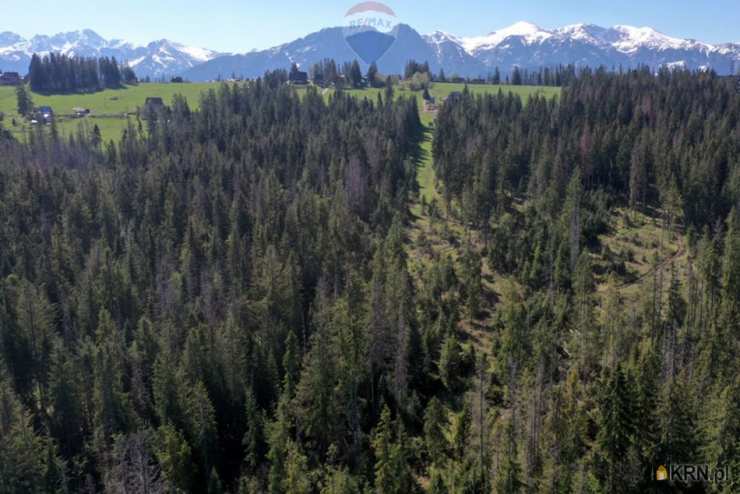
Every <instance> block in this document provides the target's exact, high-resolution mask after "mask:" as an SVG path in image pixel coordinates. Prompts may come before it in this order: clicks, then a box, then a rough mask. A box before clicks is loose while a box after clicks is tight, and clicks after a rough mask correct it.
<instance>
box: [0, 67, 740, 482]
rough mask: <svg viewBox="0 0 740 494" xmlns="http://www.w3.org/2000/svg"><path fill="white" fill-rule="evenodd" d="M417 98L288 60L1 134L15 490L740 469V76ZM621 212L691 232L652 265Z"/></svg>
mask: <svg viewBox="0 0 740 494" xmlns="http://www.w3.org/2000/svg"><path fill="white" fill-rule="evenodd" d="M419 110H420V109H419V108H418V106H417V100H416V99H415V98H405V97H402V96H400V97H399V95H397V94H396V95H394V88H393V87H392V86H390V85H389V86H387V87H386V88H384V90H383V91H381V93H380V96H378V97H377V98H372V99H370V98H366V99H361V98H357V97H354V96H351V95H348V94H347V93H344V92H342V91H337V92H336V93H335V94H333V95H332V96H330V97H328V98H325V97H324V96H323V95H322V94H321V93H320V92H319V91H318V90H316V89H314V88H312V87H309V88H308V89H306V90H305V92H303V93H301V94H299V93H298V91H297V90H295V89H294V88H292V87H290V86H289V85H287V84H285V83H283V82H282V81H281V78H280V77H272V76H270V75H268V76H267V77H266V78H264V79H260V80H257V81H253V82H248V83H243V84H223V85H221V86H220V87H219V89H218V90H211V91H209V92H206V93H204V94H203V95H202V97H201V101H200V105H199V109H198V110H194V109H191V107H190V106H189V104H188V102H187V101H185V99H184V98H182V97H175V99H174V101H173V102H172V105H171V106H170V107H168V108H163V109H159V110H157V115H155V116H150V117H149V118H147V119H146V121H138V120H137V121H133V120H132V121H131V123H130V124H129V126H128V128H127V129H126V130H125V131H124V133H123V135H122V136H121V138H120V139H119V140H117V141H115V142H114V141H110V142H102V141H101V139H100V134H99V133H97V132H93V131H89V132H88V131H87V130H85V128H84V127H81V128H80V131H79V132H77V133H76V134H74V135H70V136H66V137H62V136H60V135H59V133H58V132H56V130H55V128H54V127H53V126H52V128H51V130H50V131H49V130H48V129H45V128H41V127H39V128H37V129H36V130H34V131H33V132H31V133H29V134H28V135H27V139H25V141H24V142H21V141H19V140H15V139H13V138H12V137H11V136H10V135H9V134H6V133H4V132H2V131H1V130H0V218H1V219H2V221H0V493H3V494H4V493H21V492H23V493H67V492H69V493H77V492H82V493H97V492H106V493H144V492H146V493H181V492H182V493H184V492H195V493H201V492H202V493H209V494H215V493H227V492H228V493H270V494H280V493H321V494H340V493H347V494H349V493H370V492H372V493H378V494H385V493H389V494H391V493H397V494H407V493H409V494H410V493H415V492H419V493H421V492H430V493H435V494H438V493H507V494H508V493H535V492H547V493H633V492H634V493H642V492H673V491H680V492H717V493H720V492H721V493H732V492H738V489H740V358H739V356H740V94H738V93H737V92H736V91H735V87H734V81H731V80H728V79H723V78H720V77H718V76H716V75H714V74H712V73H689V72H681V71H674V72H661V73H659V74H657V75H656V74H651V73H650V72H648V71H632V72H625V73H609V72H606V71H583V72H580V73H579V74H578V75H577V76H576V77H573V78H569V82H568V85H567V86H565V87H564V88H563V91H562V94H561V96H560V97H559V98H558V99H543V98H541V97H537V96H535V97H532V98H531V99H530V100H528V101H522V100H521V99H520V98H519V97H518V96H516V95H510V94H506V93H503V92H501V93H499V94H498V95H496V94H494V95H489V96H473V95H471V94H470V93H469V92H468V91H464V92H462V93H461V94H459V95H454V96H451V97H450V98H448V99H447V101H446V102H445V103H444V104H443V105H442V106H441V108H440V110H439V114H438V116H437V119H436V122H435V124H434V125H433V129H427V128H425V126H424V125H422V122H421V119H420V113H419ZM430 137H433V145H432V155H433V158H434V170H435V172H436V177H437V180H438V182H439V183H438V189H439V191H440V200H439V201H434V202H432V203H427V201H419V200H418V185H417V166H418V164H419V162H420V160H421V159H422V157H423V155H424V152H425V151H424V149H423V146H422V145H423V143H424V140H425V139H428V138H430ZM419 203H420V204H419ZM415 204H419V209H417V208H416V207H412V205H415ZM617 215H620V218H623V221H624V224H625V225H628V226H629V225H634V224H636V223H637V222H638V221H642V220H641V218H650V220H649V221H650V224H651V225H655V230H656V231H659V232H660V235H661V237H660V238H661V239H665V242H672V243H673V244H675V245H676V246H677V247H676V254H675V255H674V256H664V257H660V256H658V255H656V256H654V257H651V258H649V259H645V260H644V262H645V263H646V264H647V265H649V266H650V269H649V271H647V272H646V273H645V274H644V276H643V277H642V278H640V279H637V276H636V275H635V273H633V272H632V271H631V270H630V269H629V266H631V265H632V264H634V263H633V261H635V260H634V259H630V255H629V253H626V252H624V251H618V250H617V249H616V247H615V244H614V243H613V242H612V241H613V239H615V238H617V237H618V235H619V231H618V229H617V226H615V223H614V218H615V217H616V216H617ZM420 216H423V217H424V218H426V220H428V222H429V223H430V225H431V226H430V227H429V229H428V230H427V232H428V234H427V233H425V234H424V237H428V236H429V235H431V234H432V233H433V232H438V231H441V232H443V235H442V236H443V237H444V241H445V242H446V244H445V245H449V246H450V248H449V249H447V250H446V251H445V252H441V253H440V252H439V251H438V250H434V249H431V248H427V246H426V244H425V242H431V240H429V238H426V240H425V239H424V238H420V237H419V236H417V235H416V234H413V235H412V234H411V233H410V232H411V231H412V226H413V225H415V224H418V222H419V218H420ZM620 225H621V223H620ZM679 259H680V262H679ZM491 286H495V287H496V288H495V290H494V289H491V288H490V287H491ZM625 287H626V288H629V290H627V289H626V288H625ZM480 335H482V336H480ZM484 341H485V342H486V344H482V342H484ZM670 462H673V463H691V464H708V465H712V466H729V468H731V470H732V471H733V472H734V475H735V476H734V477H733V478H732V479H731V480H730V481H727V482H724V483H721V484H719V483H718V484H692V485H688V484H680V483H678V484H672V486H671V487H670V488H669V487H666V486H665V485H660V484H656V482H655V481H654V479H655V467H656V465H659V464H665V463H670ZM666 489H668V490H666ZM671 489H673V490H671Z"/></svg>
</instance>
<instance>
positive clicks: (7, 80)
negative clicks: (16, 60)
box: [0, 72, 23, 86]
mask: <svg viewBox="0 0 740 494" xmlns="http://www.w3.org/2000/svg"><path fill="white" fill-rule="evenodd" d="M22 82H23V79H21V75H20V74H19V73H18V72H3V73H2V74H0V86H18V85H20V84H21V83H22Z"/></svg>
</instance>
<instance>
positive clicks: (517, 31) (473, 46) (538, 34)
mask: <svg viewBox="0 0 740 494" xmlns="http://www.w3.org/2000/svg"><path fill="white" fill-rule="evenodd" d="M511 36H517V37H519V38H521V39H522V41H523V42H524V44H533V43H540V42H542V41H544V40H546V39H548V38H550V37H551V36H552V33H551V32H550V31H547V30H544V29H542V28H541V27H539V26H538V25H536V24H532V23H531V22H526V21H520V22H517V23H515V24H512V25H511V26H508V27H505V28H504V29H500V30H498V31H494V32H492V33H490V34H488V35H486V36H473V37H469V38H462V44H463V47H464V48H465V50H466V51H467V52H468V53H471V54H474V53H475V52H476V51H478V50H490V49H492V48H495V47H497V46H498V45H500V44H501V43H502V42H503V41H504V40H506V39H507V38H509V37H511Z"/></svg>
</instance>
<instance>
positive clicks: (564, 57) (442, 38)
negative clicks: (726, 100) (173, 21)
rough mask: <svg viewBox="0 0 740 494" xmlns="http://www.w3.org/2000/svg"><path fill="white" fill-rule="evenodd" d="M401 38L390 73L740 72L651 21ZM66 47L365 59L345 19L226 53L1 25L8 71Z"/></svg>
mask: <svg viewBox="0 0 740 494" xmlns="http://www.w3.org/2000/svg"><path fill="white" fill-rule="evenodd" d="M391 34H392V35H393V36H394V37H395V38H396V40H395V42H394V43H393V44H392V45H391V46H390V48H389V49H388V51H386V52H385V54H384V55H383V56H382V57H381V58H380V59H379V60H378V66H379V68H380V70H381V72H385V73H400V72H402V71H403V68H404V65H405V64H406V62H407V61H408V60H411V59H414V60H417V61H428V62H429V64H430V66H431V68H432V70H434V71H435V72H436V71H439V70H440V69H444V70H445V72H446V73H447V74H448V76H449V75H453V74H457V75H460V76H466V77H478V76H485V75H487V74H490V73H491V72H493V71H494V70H495V68H497V67H498V68H499V69H500V71H501V72H502V73H503V74H506V73H509V72H511V71H512V70H513V68H514V67H520V68H524V69H535V70H536V69H539V68H541V67H547V66H550V67H552V66H556V65H567V64H576V65H578V66H592V67H597V66H605V67H608V68H618V67H623V68H630V67H637V66H640V65H647V66H650V67H651V68H653V69H658V68H659V67H662V66H666V67H673V68H676V67H683V68H687V69H692V70H697V69H713V70H715V71H716V72H718V73H719V74H735V73H738V72H740V43H724V44H709V43H703V42H701V41H697V40H693V39H682V38H676V37H672V36H668V35H666V34H663V33H660V32H658V31H656V30H655V29H652V28H650V27H633V26H624V25H619V26H614V27H610V28H605V27H600V26H596V25H593V24H573V25H569V26H564V27H560V28H556V29H544V28H541V27H539V26H537V25H535V24H532V23H529V22H518V23H516V24H513V25H511V26H509V27H506V28H504V29H500V30H498V31H494V32H492V33H490V34H487V35H484V36H473V37H461V36H455V35H453V34H448V33H444V32H439V31H438V32H435V33H432V34H428V35H421V34H419V33H418V32H417V31H415V30H414V29H413V28H411V27H410V26H408V25H405V24H399V25H398V26H396V27H395V29H394V30H393V31H392V33H391ZM52 51H53V52H62V53H67V54H75V55H82V56H115V57H116V58H117V59H118V60H120V61H124V62H127V63H128V64H129V65H131V66H132V67H133V68H134V70H135V71H136V73H137V74H138V75H139V76H140V77H145V76H150V77H154V78H156V77H162V76H170V75H183V76H185V77H186V78H188V79H191V80H193V81H203V80H213V79H217V78H228V77H231V76H232V75H236V76H243V77H257V76H260V75H262V74H263V73H264V72H265V71H266V70H273V69H278V68H288V67H289V66H290V64H292V63H297V64H298V65H299V66H300V67H302V68H304V69H308V68H309V67H310V66H311V65H312V64H314V63H316V62H318V61H320V60H322V59H325V58H333V59H335V60H336V61H337V62H340V63H341V62H346V61H351V60H354V59H357V58H358V57H357V55H356V54H355V53H354V52H353V50H352V49H351V48H350V46H349V44H348V43H347V42H346V41H345V31H344V29H343V28H341V27H334V28H327V29H322V30H321V31H318V32H315V33H312V34H309V35H308V36H306V37H304V38H301V39H297V40H295V41H292V42H289V43H285V44H283V45H279V46H276V47H274V48H270V49H267V50H259V51H258V50H254V51H251V52H248V53H245V54H236V55H234V54H224V53H217V52H214V51H212V50H207V49H203V48H193V47H189V46H186V45H182V44H179V43H175V42H173V41H169V40H165V39H163V40H160V41H154V42H152V43H149V44H148V45H146V46H137V45H133V44H131V43H127V42H125V41H121V40H106V39H104V38H102V37H101V36H99V35H98V34H96V33H95V32H94V31H91V30H89V29H87V30H83V31H74V32H70V33H61V34H57V35H54V36H43V35H39V36H34V37H33V38H31V39H24V38H22V37H21V36H18V35H17V34H14V33H10V32H4V33H0V70H4V71H17V72H21V73H25V72H26V70H27V68H28V62H29V60H30V57H31V54H32V53H39V52H40V53H48V52H52Z"/></svg>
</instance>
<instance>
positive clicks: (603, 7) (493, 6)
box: [0, 0, 740, 53]
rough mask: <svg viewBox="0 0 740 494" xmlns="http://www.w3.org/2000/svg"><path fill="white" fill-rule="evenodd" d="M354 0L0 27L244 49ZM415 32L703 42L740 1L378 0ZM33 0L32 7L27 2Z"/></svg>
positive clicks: (164, 1)
mask: <svg viewBox="0 0 740 494" xmlns="http://www.w3.org/2000/svg"><path fill="white" fill-rule="evenodd" d="M358 1H359V0H349V1H347V0H303V1H300V0H280V1H278V0H271V1H265V0H262V1H253V0H115V1H111V0H97V1H89V0H34V1H33V2H28V0H0V31H12V32H15V33H18V34H20V35H22V36H25V37H30V36H33V35H35V34H55V33H58V32H62V31H72V30H78V29H85V28H89V29H92V30H94V31H96V32H97V33H98V34H100V35H101V36H103V37H104V38H108V39H112V38H118V39H124V40H126V41H130V42H133V43H139V44H144V43H148V42H150V41H154V40H158V39H162V38H167V39H170V40H173V41H178V42H181V43H185V44H187V45H191V46H199V47H204V48H210V49H213V50H217V51H224V52H237V53H243V52H247V51H250V50H253V49H264V48H269V47H272V46H275V45H278V44H282V43H285V42H288V41H292V40H294V39H296V38H299V37H302V36H305V35H306V34H309V33H311V32H314V31H317V30H319V29H321V28H323V27H331V26H337V25H341V22H342V18H343V16H344V14H345V12H346V11H347V10H348V9H349V8H350V7H352V6H353V5H354V4H355V3H357V2H358ZM385 3H386V4H387V5H388V6H390V7H391V8H392V9H393V10H394V11H395V12H396V14H397V16H398V18H399V20H400V21H401V22H404V23H406V24H409V25H411V26H412V27H414V28H415V29H416V30H417V31H419V32H421V33H422V34H424V33H429V32H432V31H436V30H440V31H445V32H449V33H453V34H456V35H460V36H474V35H482V34H487V33H489V32H492V31H495V30H497V29H501V28H503V27H506V26H508V25H511V24H513V23H515V22H518V21H529V22H533V23H535V24H537V25H539V26H541V27H544V28H555V27H560V26H563V25H566V24H575V23H578V22H586V23H591V24H598V25H600V26H613V25H616V24H629V25H634V26H650V27H653V28H655V29H657V30H658V31H661V32H663V33H665V34H668V35H671V36H676V37H681V38H695V39H698V40H701V41H706V42H709V43H720V42H727V41H732V42H740V0H620V1H610V0H560V1H555V0H464V1H450V0H398V1H393V0H387V1H386V2H385ZM31 5H32V7H31Z"/></svg>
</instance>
